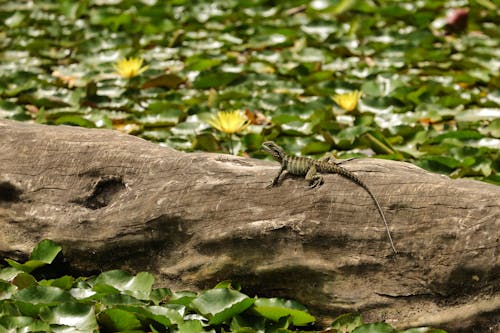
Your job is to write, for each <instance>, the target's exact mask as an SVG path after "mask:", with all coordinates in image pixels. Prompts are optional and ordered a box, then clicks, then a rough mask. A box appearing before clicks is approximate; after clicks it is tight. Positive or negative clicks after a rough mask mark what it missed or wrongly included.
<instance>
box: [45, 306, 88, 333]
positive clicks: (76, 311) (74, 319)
mask: <svg viewBox="0 0 500 333" xmlns="http://www.w3.org/2000/svg"><path fill="white" fill-rule="evenodd" d="M40 316H41V318H42V319H43V320H44V321H46V322H48V323H50V324H56V325H64V326H71V327H75V328H77V329H79V330H95V329H97V321H96V318H95V312H94V307H93V306H92V305H90V304H84V303H77V302H66V303H61V304H59V305H58V306H56V307H54V308H47V309H45V311H43V312H42V314H41V315H40Z"/></svg>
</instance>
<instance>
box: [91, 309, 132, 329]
mask: <svg viewBox="0 0 500 333" xmlns="http://www.w3.org/2000/svg"><path fill="white" fill-rule="evenodd" d="M99 323H100V324H102V325H103V326H104V327H105V328H106V329H107V330H108V331H111V332H119V331H131V330H136V329H140V328H141V322H140V321H139V319H137V318H136V316H135V315H134V314H132V313H130V312H128V311H125V310H121V309H107V310H104V311H103V312H101V314H100V316H99Z"/></svg>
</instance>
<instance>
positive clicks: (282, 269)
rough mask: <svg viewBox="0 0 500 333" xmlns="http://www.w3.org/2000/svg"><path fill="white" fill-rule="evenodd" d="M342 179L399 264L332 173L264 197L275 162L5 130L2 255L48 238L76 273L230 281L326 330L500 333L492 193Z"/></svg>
mask: <svg viewBox="0 0 500 333" xmlns="http://www.w3.org/2000/svg"><path fill="white" fill-rule="evenodd" d="M343 166H344V167H345V168H347V169H349V170H350V171H352V172H354V173H355V174H356V175H357V176H358V177H359V178H360V179H361V180H363V181H364V182H365V183H366V184H367V185H368V186H369V187H370V189H371V190H372V191H373V193H374V194H375V196H376V197H377V198H378V200H379V202H380V204H381V206H382V209H383V210H384V212H385V214H386V217H387V220H388V223H389V226H390V228H391V232H392V235H393V238H394V243H395V246H396V248H397V249H398V251H400V253H399V254H398V255H393V254H392V250H391V248H390V245H389V243H388V240H387V236H386V233H385V230H384V225H383V222H382V220H381V219H380V216H379V215H378V213H377V210H376V207H375V206H374V204H373V201H372V199H371V198H370V197H369V195H368V194H367V193H366V192H365V190H364V189H363V188H361V187H359V186H357V185H356V184H354V183H352V182H351V181H349V180H348V179H344V178H342V177H341V176H338V175H330V174H324V175H323V176H324V179H325V184H324V185H323V186H322V187H320V188H318V189H312V190H308V189H307V182H306V181H305V180H303V179H300V178H294V177H286V178H285V179H284V180H283V182H282V183H281V185H280V186H278V187H274V188H267V185H268V184H269V183H270V182H271V180H272V179H273V177H274V176H275V174H276V172H277V171H278V169H279V165H278V163H276V162H270V161H261V160H255V159H249V158H241V157H234V156H230V155H220V154H209V153H189V154H188V153H182V152H178V151H175V150H173V149H169V148H164V147H161V146H159V145H156V144H153V143H150V142H147V141H144V140H142V139H139V138H136V137H132V136H128V135H125V134H121V133H119V132H116V131H111V130H99V129H83V128H76V127H67V126H57V127H55V126H54V127H49V126H43V125H34V124H29V123H19V122H13V121H8V120H0V256H1V257H12V258H18V259H22V258H26V257H27V255H28V254H29V253H30V252H31V249H32V248H33V247H34V245H35V244H36V243H37V242H38V241H40V240H41V239H44V238H49V239H52V240H55V241H56V242H58V243H60V244H61V245H62V246H63V251H64V253H65V256H66V257H67V259H68V260H69V262H70V265H71V269H74V270H76V271H78V272H83V273H92V272H96V271H99V270H108V269H115V268H121V269H126V270H130V271H133V272H137V271H141V270H148V271H150V272H152V273H154V274H155V275H156V277H157V284H158V285H161V286H168V287H171V288H174V289H177V290H179V289H193V288H195V289H196V288H207V287H211V286H213V285H214V284H215V283H217V282H218V281H220V280H224V279H232V280H236V281H239V282H240V283H241V284H242V285H243V286H244V288H245V290H244V291H246V292H247V293H249V294H254V293H256V294H259V295H261V296H283V297H287V298H294V299H297V300H299V301H301V302H302V303H304V304H306V305H307V306H308V307H309V308H310V309H311V310H312V311H313V313H314V314H316V315H318V316H320V317H321V318H322V320H324V321H328V320H330V319H331V318H332V317H335V316H336V315H338V314H339V313H343V312H346V311H361V312H362V313H363V314H364V317H365V319H366V320H386V321H387V322H388V323H390V324H392V325H394V326H397V327H406V326H408V325H410V324H412V325H414V324H415V323H418V325H425V324H427V323H430V324H434V325H441V326H443V325H444V327H448V328H449V329H452V330H456V331H459V329H460V327H461V326H460V325H458V326H457V327H455V326H453V325H455V324H457V319H456V318H455V317H454V316H453V314H454V313H461V314H462V315H463V311H458V310H456V309H457V308H458V309H460V307H461V306H466V305H467V306H472V307H473V308H474V305H477V308H475V310H474V311H475V312H474V313H472V312H471V313H472V314H471V316H470V318H468V319H467V323H465V324H464V325H465V326H463V327H468V328H470V327H474V325H476V326H477V325H483V326H478V327H486V328H488V329H489V328H491V327H496V326H495V325H497V326H498V323H497V322H495V318H496V317H495V316H498V314H499V312H500V300H499V293H500V269H499V267H500V259H499V248H500V234H499V230H500V187H498V186H494V185H489V184H486V183H482V182H479V181H473V180H451V179H449V178H448V177H445V176H442V175H436V174H432V173H428V172H426V171H424V170H422V169H420V168H418V167H416V166H413V165H411V164H408V163H402V162H394V161H386V160H379V159H360V160H355V161H351V162H348V163H345V164H343ZM484 304H488V306H484ZM492 304H493V305H492ZM454 309H455V310H454ZM470 311H472V310H470ZM440 313H443V316H442V318H443V320H442V321H440V320H439V318H440V316H439V314H440ZM445 314H446V315H445ZM436 318H438V319H436ZM462 323H463V321H462Z"/></svg>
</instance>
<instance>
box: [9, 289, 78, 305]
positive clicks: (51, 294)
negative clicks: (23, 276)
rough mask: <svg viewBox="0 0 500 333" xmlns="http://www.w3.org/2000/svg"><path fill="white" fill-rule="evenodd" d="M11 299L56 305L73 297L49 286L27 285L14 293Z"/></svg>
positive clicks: (71, 299)
mask: <svg viewBox="0 0 500 333" xmlns="http://www.w3.org/2000/svg"><path fill="white" fill-rule="evenodd" d="M13 299H14V300H17V301H22V302H27V303H31V304H45V305H57V304H59V303H63V302H69V301H73V297H72V296H71V295H70V294H69V293H68V292H67V291H64V290H62V289H60V288H56V287H50V286H33V287H28V288H26V289H23V290H21V291H19V292H18V293H17V294H15V295H14V297H13Z"/></svg>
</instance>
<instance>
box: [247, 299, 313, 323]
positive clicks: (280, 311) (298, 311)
mask: <svg viewBox="0 0 500 333" xmlns="http://www.w3.org/2000/svg"><path fill="white" fill-rule="evenodd" d="M252 310H253V311H255V312H257V313H258V314H260V315H261V316H262V317H264V318H268V319H271V320H273V321H276V322H277V321H279V320H280V318H283V317H290V319H291V322H292V324H293V325H295V326H305V325H307V324H311V323H313V322H314V321H316V318H314V317H313V316H312V315H310V314H309V313H308V312H307V309H306V308H305V307H304V306H303V305H301V304H300V303H298V302H295V301H290V300H284V299H280V298H259V299H257V300H256V301H255V303H254V306H253V308H252Z"/></svg>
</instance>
